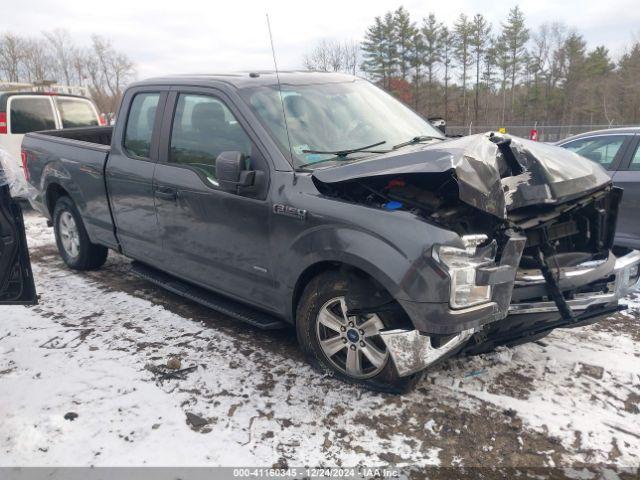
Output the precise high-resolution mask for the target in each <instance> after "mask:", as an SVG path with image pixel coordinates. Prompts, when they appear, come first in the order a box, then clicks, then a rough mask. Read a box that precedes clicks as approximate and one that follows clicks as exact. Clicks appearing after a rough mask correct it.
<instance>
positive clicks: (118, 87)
mask: <svg viewBox="0 0 640 480" xmlns="http://www.w3.org/2000/svg"><path fill="white" fill-rule="evenodd" d="M91 41H92V46H91V51H90V53H89V55H87V57H86V59H85V61H86V71H87V73H88V77H89V79H90V81H91V85H90V90H91V93H92V95H93V97H94V100H95V101H96V103H97V104H98V106H99V107H100V109H101V110H102V111H104V112H114V111H115V109H116V107H117V105H118V102H119V100H120V97H121V96H122V93H123V91H124V87H125V86H126V85H127V83H129V82H130V81H131V80H132V79H133V77H134V72H135V70H134V66H133V63H132V62H131V60H129V58H128V57H127V56H126V55H124V54H122V53H119V52H117V51H116V50H115V49H114V48H113V46H112V45H111V42H110V41H109V40H107V39H105V38H103V37H100V36H97V35H94V36H93V37H91Z"/></svg>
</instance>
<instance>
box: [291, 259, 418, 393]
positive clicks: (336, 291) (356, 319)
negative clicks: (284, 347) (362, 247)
mask: <svg viewBox="0 0 640 480" xmlns="http://www.w3.org/2000/svg"><path fill="white" fill-rule="evenodd" d="M346 295H347V281H346V278H345V277H344V276H342V275H341V274H340V273H339V272H333V271H332V272H326V273H323V274H320V275H319V276H317V277H315V278H314V279H313V280H311V282H309V284H308V285H307V286H306V288H305V289H304V292H303V294H302V297H301V299H300V302H299V304H298V308H297V316H296V317H297V318H296V327H297V333H298V341H299V343H300V347H301V349H302V351H303V352H304V354H305V356H306V357H307V360H308V361H309V363H311V365H313V366H314V367H316V368H317V369H319V370H321V371H323V372H327V373H331V374H332V375H335V376H336V377H338V378H340V379H341V380H344V381H347V382H350V383H356V384H359V385H364V386H366V387H367V388H370V389H372V390H378V391H384V392H393V393H401V392H405V391H407V390H408V389H409V388H411V387H412V386H413V384H415V383H416V381H417V380H418V379H419V378H420V377H421V374H416V375H411V376H407V377H399V376H398V374H397V371H396V368H395V366H394V365H393V361H392V360H391V357H390V355H389V352H388V350H387V348H386V346H385V344H384V342H383V341H382V339H381V337H380V331H381V330H383V329H385V328H388V327H391V326H392V325H391V323H392V321H393V319H392V318H390V315H389V314H383V313H380V314H367V315H357V316H349V315H347V306H346V303H345V297H346Z"/></svg>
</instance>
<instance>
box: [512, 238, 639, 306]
mask: <svg viewBox="0 0 640 480" xmlns="http://www.w3.org/2000/svg"><path fill="white" fill-rule="evenodd" d="M603 267H605V268H603ZM607 267H610V268H607ZM639 272H640V251H638V250H632V251H631V252H629V253H627V254H626V255H623V256H620V257H617V258H616V257H615V256H614V255H613V254H611V255H610V258H609V259H607V260H605V261H603V262H600V263H598V264H595V265H586V266H585V265H579V266H577V267H574V268H572V269H565V270H564V271H563V272H562V274H561V275H560V279H559V281H558V283H559V285H560V286H561V288H562V290H565V289H567V288H569V286H570V288H578V289H579V292H578V293H574V294H573V295H572V296H571V297H570V298H568V299H567V300H566V302H567V305H568V306H569V307H571V310H573V311H574V312H575V313H577V314H580V313H581V312H584V311H586V310H587V309H593V308H594V307H597V306H599V305H607V304H612V303H616V302H617V301H618V300H619V299H620V298H622V297H624V296H625V295H626V294H627V293H629V292H630V291H631V290H634V289H636V288H638V287H640V276H639V275H638V273H639ZM545 285H546V284H545V281H544V278H543V277H542V274H539V273H535V272H534V273H532V274H525V275H518V276H517V277H516V287H515V289H514V294H513V297H514V298H513V300H512V302H511V305H510V306H509V315H523V314H529V313H549V312H557V311H558V307H557V306H556V304H555V302H553V301H550V300H547V299H545V298H544V297H543V298H542V299H536V300H535V301H531V300H527V298H525V297H526V296H527V297H529V298H531V297H530V295H531V294H532V293H533V292H539V293H544V294H546V290H545V288H546V286H545ZM590 287H591V288H590ZM524 292H528V294H527V295H523V293H524Z"/></svg>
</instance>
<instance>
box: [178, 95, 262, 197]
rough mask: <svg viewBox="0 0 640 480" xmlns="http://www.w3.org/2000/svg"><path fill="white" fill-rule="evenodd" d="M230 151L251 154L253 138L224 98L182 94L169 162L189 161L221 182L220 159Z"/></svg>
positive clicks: (214, 180) (199, 171)
mask: <svg viewBox="0 0 640 480" xmlns="http://www.w3.org/2000/svg"><path fill="white" fill-rule="evenodd" d="M226 151H236V152H241V153H243V154H244V155H245V156H246V157H247V158H248V157H249V156H250V154H251V140H250V139H249V136H248V135H247V134H246V132H245V131H244V130H243V128H242V126H241V125H240V124H239V123H238V121H237V119H236V118H235V117H234V115H233V113H231V111H230V110H229V109H228V108H227V107H226V105H224V103H222V102H221V101H220V100H218V99H216V98H214V97H210V96H206V95H196V94H181V95H179V96H178V102H177V105H176V110H175V114H174V118H173V125H172V128H171V145H170V152H169V162H171V163H175V164H180V165H188V166H190V167H191V168H193V169H194V170H196V171H197V172H198V173H199V174H201V175H202V176H204V178H205V179H206V180H207V181H208V182H209V183H210V184H212V185H214V186H217V185H218V183H217V181H216V159H217V158H218V155H220V153H222V152H226Z"/></svg>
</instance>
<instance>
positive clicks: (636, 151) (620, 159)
mask: <svg viewBox="0 0 640 480" xmlns="http://www.w3.org/2000/svg"><path fill="white" fill-rule="evenodd" d="M556 145H558V146H560V147H564V148H567V149H569V150H571V151H573V152H576V153H577V154H579V155H582V156H583V157H586V158H588V159H589V160H593V161H594V162H597V163H599V164H600V165H602V167H603V168H604V169H606V170H607V172H608V173H609V175H610V176H611V177H612V178H613V183H614V185H618V186H620V187H622V188H624V197H623V200H622V203H621V205H620V212H619V214H618V229H617V232H616V240H615V241H616V244H618V245H622V246H626V247H631V248H640V221H639V220H638V212H640V127H633V128H611V129H608V130H597V131H594V132H587V133H582V134H580V135H574V136H573V137H569V138H566V139H564V140H562V141H560V142H558V143H557V144H556Z"/></svg>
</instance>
